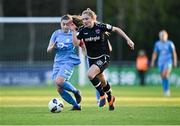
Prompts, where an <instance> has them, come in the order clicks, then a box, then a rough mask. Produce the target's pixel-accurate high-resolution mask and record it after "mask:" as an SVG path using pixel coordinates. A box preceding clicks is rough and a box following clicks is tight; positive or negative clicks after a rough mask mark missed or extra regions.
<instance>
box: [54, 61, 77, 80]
mask: <svg viewBox="0 0 180 126" xmlns="http://www.w3.org/2000/svg"><path fill="white" fill-rule="evenodd" d="M73 71H74V65H73V64H61V65H59V66H58V67H54V68H53V74H52V79H53V80H55V79H56V78H57V77H59V76H60V77H63V78H65V80H66V81H68V80H69V79H70V78H71V76H72V74H73Z"/></svg>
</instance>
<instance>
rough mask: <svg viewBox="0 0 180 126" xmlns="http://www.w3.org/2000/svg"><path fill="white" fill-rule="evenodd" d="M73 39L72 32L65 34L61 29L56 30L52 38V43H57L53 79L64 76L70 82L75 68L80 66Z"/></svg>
mask: <svg viewBox="0 0 180 126" xmlns="http://www.w3.org/2000/svg"><path fill="white" fill-rule="evenodd" d="M72 38H73V35H72V32H71V31H69V32H68V33H64V32H63V31H62V30H61V29H59V30H56V31H55V32H54V33H53V34H52V36H51V39H50V42H53V43H57V44H56V49H55V52H56V54H55V58H54V65H53V79H56V77H57V76H62V77H64V78H65V79H66V80H68V79H69V78H70V77H71V75H72V73H73V68H74V66H75V65H78V64H80V60H79V57H78V55H77V54H76V51H75V47H74V45H73V42H72Z"/></svg>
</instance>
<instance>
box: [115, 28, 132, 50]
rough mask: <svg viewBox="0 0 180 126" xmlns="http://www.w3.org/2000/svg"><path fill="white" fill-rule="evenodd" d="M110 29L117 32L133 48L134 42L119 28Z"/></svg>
mask: <svg viewBox="0 0 180 126" xmlns="http://www.w3.org/2000/svg"><path fill="white" fill-rule="evenodd" d="M112 31H113V32H116V33H118V35H120V36H122V37H123V38H125V39H126V41H127V44H128V45H129V46H130V48H131V49H133V50H134V42H133V41H132V40H131V39H130V38H129V37H128V36H127V35H126V34H125V33H124V32H123V31H122V30H121V29H120V28H118V27H113V29H112Z"/></svg>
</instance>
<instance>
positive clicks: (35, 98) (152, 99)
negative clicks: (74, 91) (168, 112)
mask: <svg viewBox="0 0 180 126" xmlns="http://www.w3.org/2000/svg"><path fill="white" fill-rule="evenodd" d="M50 99H52V97H49V96H0V100H1V102H3V101H10V102H11V101H27V102H29V101H48V100H50ZM95 100H96V98H95V96H94V97H86V96H85V97H84V98H83V101H87V102H89V101H95ZM116 101H119V102H122V101H125V102H126V101H128V102H178V103H180V97H125V96H122V97H116Z"/></svg>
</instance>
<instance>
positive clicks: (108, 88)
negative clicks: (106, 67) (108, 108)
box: [103, 81, 112, 102]
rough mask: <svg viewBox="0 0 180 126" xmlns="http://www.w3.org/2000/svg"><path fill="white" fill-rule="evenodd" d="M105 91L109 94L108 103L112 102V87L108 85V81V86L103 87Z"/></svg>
mask: <svg viewBox="0 0 180 126" xmlns="http://www.w3.org/2000/svg"><path fill="white" fill-rule="evenodd" d="M103 90H104V92H105V93H106V94H107V96H108V97H107V100H108V102H110V101H111V96H112V95H111V87H110V85H109V83H108V81H107V84H106V86H105V87H103Z"/></svg>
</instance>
